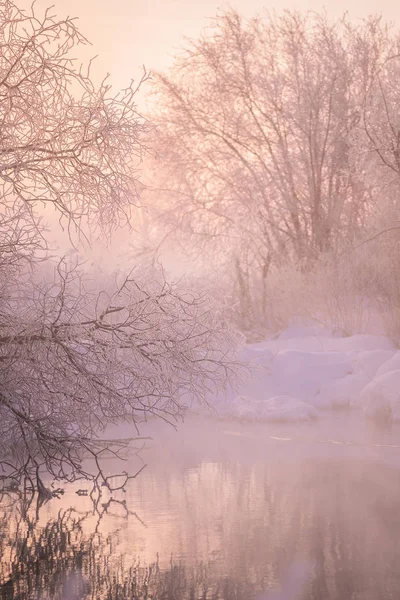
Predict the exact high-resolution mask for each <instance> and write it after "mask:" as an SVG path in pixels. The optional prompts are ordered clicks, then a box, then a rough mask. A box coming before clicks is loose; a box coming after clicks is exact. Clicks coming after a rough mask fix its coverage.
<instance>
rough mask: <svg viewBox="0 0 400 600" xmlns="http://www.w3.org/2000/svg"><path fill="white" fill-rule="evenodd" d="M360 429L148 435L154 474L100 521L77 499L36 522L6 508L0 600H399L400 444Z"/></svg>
mask: <svg viewBox="0 0 400 600" xmlns="http://www.w3.org/2000/svg"><path fill="white" fill-rule="evenodd" d="M352 429H354V423H353V424H352V425H351V424H350V425H349V420H348V418H347V417H346V416H340V415H339V416H337V417H336V419H334V420H333V425H332V422H329V423H328V422H327V421H325V422H324V421H322V422H321V423H320V425H313V427H312V428H311V427H310V426H307V425H304V426H301V427H298V426H297V427H296V426H293V425H292V426H291V425H283V424H281V425H265V424H264V425H263V426H261V425H260V424H253V425H252V424H247V425H246V424H237V423H226V422H212V421H210V420H209V419H201V418H199V417H191V418H189V420H188V422H187V423H186V425H185V427H184V428H182V429H181V430H179V431H178V432H176V433H172V431H171V430H170V429H168V428H166V427H165V428H164V427H163V426H161V425H159V424H156V423H153V424H150V425H149V426H148V430H149V432H150V431H151V432H152V433H153V434H154V437H155V441H154V443H152V444H151V446H149V447H148V449H147V451H145V452H144V455H145V459H146V462H148V467H147V468H146V469H145V470H144V471H143V472H142V473H141V475H140V477H138V478H137V479H136V480H134V481H132V482H131V483H129V485H128V486H127V488H126V492H123V491H120V492H117V493H115V494H114V497H115V499H116V500H119V501H120V502H122V504H119V503H118V502H115V503H114V504H111V505H109V507H108V509H107V511H102V509H101V507H100V510H99V512H98V513H95V514H93V513H92V509H93V506H92V505H91V502H90V499H89V498H88V497H79V496H77V495H76V493H75V491H76V489H77V488H78V487H79V486H78V485H75V486H70V487H69V488H67V489H66V493H65V495H64V496H62V497H61V498H60V499H53V500H52V501H51V502H49V503H47V504H45V505H44V506H43V507H42V509H41V511H40V513H39V520H36V518H35V511H34V510H30V512H29V511H28V512H29V516H28V519H27V520H26V519H25V520H24V519H22V518H21V507H20V506H19V505H18V503H14V504H12V503H10V504H9V505H8V506H5V505H3V506H2V521H1V563H0V564H1V567H0V577H1V588H0V590H1V591H0V597H1V598H21V599H25V598H26V599H28V598H29V599H30V598H35V599H36V598H38V599H39V598H40V599H44V598H49V599H50V598H51V599H58V598H60V599H61V598H62V599H63V600H78V599H79V600H81V599H82V600H83V599H86V598H87V599H89V598H173V599H175V598H176V599H177V600H178V599H179V598H188V599H189V598H199V599H200V598H224V599H228V600H230V599H243V600H245V599H246V600H251V599H253V598H257V599H258V600H278V599H280V600H294V599H299V600H300V599H310V600H311V599H312V600H320V599H329V600H330V599H332V600H333V599H337V600H341V599H345V598H357V599H363V600H380V599H382V600H384V599H385V600H386V599H387V598H396V597H398V595H399V594H400V574H399V572H398V568H397V565H398V564H399V563H398V561H399V560H400V547H399V541H398V533H399V527H400V521H399V517H398V515H399V514H400V512H399V509H400V500H399V499H400V471H399V468H400V454H399V452H400V449H398V448H396V447H395V446H396V440H397V437H398V432H397V430H392V431H385V430H384V431H382V430H378V429H375V428H372V429H370V428H369V427H365V428H362V427H358V428H357V430H355V429H354V431H352ZM206 432H207V433H206ZM296 433H297V436H296ZM338 442H339V443H338ZM345 442H352V444H349V443H345ZM379 443H382V444H384V445H382V446H378V444H379ZM115 466H116V465H113V464H110V465H109V466H108V468H109V471H110V472H112V471H113V468H114V470H115ZM132 466H133V465H132ZM108 499H109V498H108V496H104V500H103V505H104V504H105V503H106V502H107V501H108ZM124 501H126V504H125V506H124ZM126 508H127V509H128V511H130V513H131V514H129V515H128V516H126V514H127V512H126ZM100 514H102V516H101V517H100V516H99V515H100Z"/></svg>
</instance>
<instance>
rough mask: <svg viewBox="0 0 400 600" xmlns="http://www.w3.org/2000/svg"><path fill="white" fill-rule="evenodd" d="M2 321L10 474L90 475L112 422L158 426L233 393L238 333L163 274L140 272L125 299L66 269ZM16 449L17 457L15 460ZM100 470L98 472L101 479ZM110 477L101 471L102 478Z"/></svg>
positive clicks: (2, 406) (18, 301)
mask: <svg viewBox="0 0 400 600" xmlns="http://www.w3.org/2000/svg"><path fill="white" fill-rule="evenodd" d="M12 297H13V299H11V296H10V300H9V303H8V312H7V314H1V315H0V319H1V323H0V331H1V335H0V380H1V384H0V389H1V393H0V440H1V442H0V443H1V446H0V460H1V461H2V465H3V474H4V475H5V474H7V476H8V479H9V476H10V475H11V477H13V478H16V479H19V478H20V477H21V476H26V475H27V476H28V478H29V477H30V478H32V479H33V478H34V477H36V471H37V469H45V470H46V471H47V472H49V473H50V474H51V475H52V476H53V477H54V478H56V479H61V480H75V479H76V478H78V477H82V476H84V477H90V476H91V474H90V473H88V472H87V471H86V470H85V467H84V466H83V463H82V457H83V455H88V454H89V455H90V456H92V458H94V459H95V462H98V459H99V457H100V456H101V455H102V453H103V451H104V449H105V448H108V450H109V452H115V453H117V454H118V452H119V450H121V448H122V447H124V446H125V445H126V443H127V442H123V441H122V442H107V441H104V440H103V441H102V440H101V439H100V438H99V437H98V434H99V433H100V432H101V431H103V430H104V428H105V427H106V425H107V424H110V423H118V422H120V421H121V420H124V421H128V422H131V423H132V424H133V426H132V428H133V430H134V431H135V434H136V435H137V436H139V429H138V426H139V424H140V422H141V421H143V420H144V419H146V418H148V417H150V416H157V417H161V418H162V419H165V420H167V421H174V420H176V419H177V418H179V417H180V416H182V415H183V412H184V403H185V400H186V401H188V400H189V401H190V400H192V399H197V400H200V401H201V400H202V399H204V397H205V395H206V393H207V392H211V391H214V390H218V389H220V388H221V387H223V386H224V385H225V384H226V381H227V378H228V376H229V373H230V371H231V370H232V369H233V366H234V363H233V361H232V358H233V357H232V354H231V351H230V348H231V347H232V335H231V334H230V332H229V330H228V329H227V327H226V326H225V325H224V324H223V323H222V322H221V321H219V320H218V318H217V317H216V316H215V313H214V311H212V312H211V311H210V308H211V307H210V305H209V302H208V301H207V299H206V298H205V297H202V296H196V295H194V294H193V293H190V292H185V291H182V290H178V289H177V287H176V286H173V285H170V284H168V283H167V282H166V281H165V280H164V279H163V278H162V277H161V276H160V277H159V278H158V280H155V279H154V277H152V278H151V279H150V280H149V281H144V280H143V278H141V279H140V278H138V277H136V276H135V274H134V273H132V274H131V275H130V276H129V277H127V278H126V279H125V280H123V281H122V282H121V283H120V284H119V286H118V287H116V289H115V291H114V292H113V293H104V292H103V293H97V292H96V291H93V290H91V289H89V286H87V284H86V283H85V280H84V278H83V276H82V275H81V274H80V273H79V272H78V270H77V269H76V268H68V267H66V265H65V264H64V263H61V264H60V265H59V266H58V268H57V276H56V278H55V281H54V283H53V284H52V285H46V286H45V285H42V286H36V287H32V289H31V292H30V294H29V295H27V294H26V293H25V294H24V296H19V295H18V294H16V293H15V294H13V295H12ZM10 449H11V451H12V452H11V457H10V456H9V454H10ZM97 468H99V464H97V465H96V469H97ZM97 472H98V471H97V470H96V473H97Z"/></svg>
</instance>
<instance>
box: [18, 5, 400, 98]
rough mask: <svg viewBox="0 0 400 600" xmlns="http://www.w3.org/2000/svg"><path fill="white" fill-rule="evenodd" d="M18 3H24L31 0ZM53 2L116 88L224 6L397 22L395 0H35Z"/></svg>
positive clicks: (166, 58) (399, 11)
mask: <svg viewBox="0 0 400 600" xmlns="http://www.w3.org/2000/svg"><path fill="white" fill-rule="evenodd" d="M17 2H18V4H19V5H21V4H22V5H25V6H27V5H29V4H30V2H31V0H17ZM53 3H54V4H55V11H56V12H57V14H58V15H59V16H66V15H67V14H68V15H69V16H77V17H79V22H80V29H81V31H82V32H83V33H84V34H85V35H86V36H87V37H88V38H89V39H90V41H91V42H92V43H93V48H91V49H90V52H89V54H90V55H92V56H93V55H94V54H99V59H98V61H97V65H96V72H99V71H100V70H101V71H102V72H103V71H105V72H107V71H109V72H110V73H111V74H112V81H113V83H115V85H117V86H118V87H121V86H123V85H124V83H125V82H126V81H127V80H128V79H129V78H130V77H131V76H134V77H137V76H138V73H139V66H140V65H142V64H145V65H146V67H147V68H148V69H163V68H165V67H166V66H168V64H169V63H170V62H171V56H172V55H173V53H174V49H175V48H177V47H179V45H181V44H182V38H183V36H189V37H193V36H197V35H198V34H199V32H200V31H201V29H202V28H203V27H204V26H206V25H207V22H208V19H209V18H210V17H213V16H215V15H216V13H217V10H218V8H224V7H225V8H226V7H227V6H232V7H234V8H237V9H239V10H240V12H242V13H243V14H246V15H252V14H254V13H257V12H260V11H262V10H263V8H267V9H277V10H279V9H282V8H297V9H307V8H308V9H314V10H321V9H322V8H323V7H324V6H325V7H326V8H327V10H328V13H331V14H332V15H338V14H341V13H342V12H344V11H345V10H346V9H347V10H348V11H349V13H350V15H351V16H352V17H353V18H355V19H357V18H360V17H363V16H365V15H367V14H370V13H376V12H381V13H382V14H383V16H384V17H385V19H387V20H390V21H394V22H395V23H396V25H400V3H399V2H397V1H396V0H380V1H378V0H329V1H328V2H325V3H322V2H320V1H318V0H285V1H284V2H283V3H281V2H277V1H274V0H231V1H230V2H224V1H221V0H39V1H38V2H37V5H38V6H40V7H44V6H48V5H51V4H53Z"/></svg>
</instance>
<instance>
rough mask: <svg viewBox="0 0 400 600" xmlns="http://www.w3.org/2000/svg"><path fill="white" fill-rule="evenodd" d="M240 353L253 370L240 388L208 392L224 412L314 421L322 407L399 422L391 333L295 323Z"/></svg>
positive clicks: (398, 374)
mask: <svg viewBox="0 0 400 600" xmlns="http://www.w3.org/2000/svg"><path fill="white" fill-rule="evenodd" d="M241 358H242V360H243V361H245V362H246V363H247V364H248V365H249V367H250V370H251V376H250V377H248V378H247V379H246V381H244V382H243V383H242V384H241V385H240V387H239V389H236V390H235V391H233V390H232V391H230V392H228V393H227V394H225V395H223V396H222V395H221V396H218V397H216V398H215V397H214V398H209V401H210V403H211V404H212V405H213V406H214V407H215V409H216V411H217V414H218V415H219V416H220V417H222V418H238V419H245V420H253V421H309V420H312V419H317V418H318V417H319V415H321V412H322V411H326V410H332V409H349V410H354V411H360V414H362V415H364V416H365V417H366V418H372V419H386V420H392V421H399V422H400V350H396V349H395V348H394V347H393V345H392V343H391V342H390V340H389V339H388V338H386V337H383V336H375V335H353V336H349V337H338V336H336V335H334V334H332V333H331V332H330V331H326V330H324V329H322V328H319V327H315V326H312V327H311V326H301V325H292V326H290V327H289V328H288V329H286V330H285V331H283V332H282V333H281V334H280V335H279V336H277V337H274V338H273V339H272V338H271V339H267V340H265V341H263V342H261V343H256V344H249V345H247V346H245V347H244V348H243V350H242V353H241Z"/></svg>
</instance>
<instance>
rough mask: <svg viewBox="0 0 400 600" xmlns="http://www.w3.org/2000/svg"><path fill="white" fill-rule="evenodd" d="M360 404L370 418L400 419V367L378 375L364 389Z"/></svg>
mask: <svg viewBox="0 0 400 600" xmlns="http://www.w3.org/2000/svg"><path fill="white" fill-rule="evenodd" d="M359 405H360V406H361V407H362V408H363V409H364V413H365V415H366V416H367V417H369V418H372V419H384V420H387V419H390V420H392V421H400V369H399V370H397V371H389V372H387V373H383V375H377V376H376V377H375V378H374V379H373V380H372V381H371V382H370V383H369V384H368V385H367V386H366V387H365V388H364V389H363V390H362V392H361V395H360V400H359Z"/></svg>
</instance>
